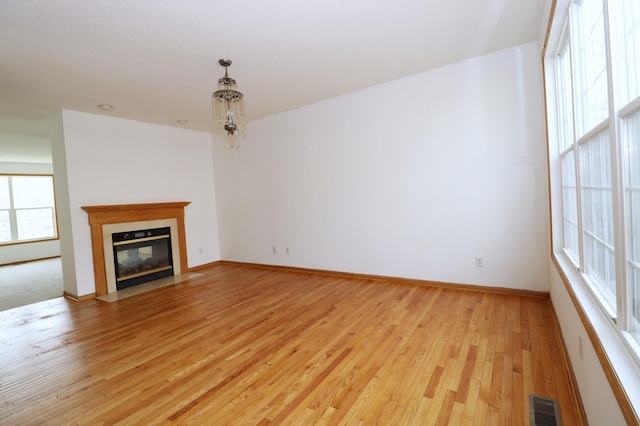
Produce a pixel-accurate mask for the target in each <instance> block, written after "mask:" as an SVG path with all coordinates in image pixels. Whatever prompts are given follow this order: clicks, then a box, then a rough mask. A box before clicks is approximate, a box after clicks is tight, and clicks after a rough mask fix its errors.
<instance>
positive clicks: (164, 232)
mask: <svg viewBox="0 0 640 426" xmlns="http://www.w3.org/2000/svg"><path fill="white" fill-rule="evenodd" d="M112 240H113V259H114V264H115V273H116V287H117V289H118V290H122V289H124V288H128V287H133V286H135V285H138V284H143V283H146V282H149V281H154V280H157V279H160V278H164V277H170V276H172V275H173V259H172V252H171V228H169V227H166V228H154V229H144V230H140V231H128V232H115V233H113V234H112Z"/></svg>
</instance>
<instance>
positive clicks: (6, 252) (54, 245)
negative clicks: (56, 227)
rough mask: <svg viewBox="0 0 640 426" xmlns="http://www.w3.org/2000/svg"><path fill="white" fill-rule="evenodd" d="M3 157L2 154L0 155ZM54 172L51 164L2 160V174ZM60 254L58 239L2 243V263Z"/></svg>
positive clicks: (0, 163)
mask: <svg viewBox="0 0 640 426" xmlns="http://www.w3.org/2000/svg"><path fill="white" fill-rule="evenodd" d="M0 157H1V155H0ZM3 173H4V174H53V166H52V165H51V164H40V163H37V164H34V163H13V162H2V161H0V174H3ZM55 256H60V242H59V241H58V240H49V241H39V242H34V243H21V244H10V245H0V265H6V264H10V263H17V262H26V261H29V260H34V259H44V258H48V257H55Z"/></svg>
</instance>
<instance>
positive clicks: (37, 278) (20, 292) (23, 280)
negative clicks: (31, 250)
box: [0, 257, 64, 311]
mask: <svg viewBox="0 0 640 426" xmlns="http://www.w3.org/2000/svg"><path fill="white" fill-rule="evenodd" d="M63 290H64V286H63V283H62V261H61V259H60V258H59V257H57V258H54V259H46V260H37V261H34V262H27V263H21V264H18V265H9V266H0V311H4V310H7V309H11V308H16V307H18V306H24V305H30V304H32V303H37V302H42V301H43V300H49V299H54V298H56V297H61V296H62V292H63Z"/></svg>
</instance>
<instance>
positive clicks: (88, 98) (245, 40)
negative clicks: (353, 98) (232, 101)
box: [0, 0, 546, 132]
mask: <svg viewBox="0 0 640 426" xmlns="http://www.w3.org/2000/svg"><path fill="white" fill-rule="evenodd" d="M543 2H544V0H315V1H303V0H298V1H294V0H236V1H233V0H228V1H220V0H108V1H105V0H0V125H4V127H5V131H7V129H8V130H9V132H11V131H12V129H11V127H12V126H14V127H16V128H20V127H25V126H24V120H25V119H39V118H44V117H49V116H51V115H53V114H54V113H55V112H57V111H58V110H59V109H72V110H77V111H86V112H91V113H96V114H107V115H111V116H115V117H122V118H129V119H133V120H139V121H145V122H150V123H157V124H164V125H169V126H177V127H186V128H191V129H197V130H202V131H211V130H212V129H213V124H212V114H211V93H212V92H213V91H214V90H216V85H217V80H218V78H220V77H221V76H222V75H223V73H224V69H223V68H222V67H220V65H218V59H220V58H223V57H226V58H230V59H231V60H232V61H233V65H232V66H231V67H230V68H229V75H230V76H231V77H232V78H235V79H236V80H237V82H238V88H239V90H240V91H242V92H243V93H244V94H245V103H246V112H247V118H248V120H252V119H257V118H260V117H265V116H268V115H271V114H275V113H278V112H281V111H286V110H289V109H293V108H297V107H300V106H303V105H306V104H310V103H313V102H317V101H320V100H322V99H326V98H330V97H333V96H337V95H340V94H344V93H348V92H352V91H355V90H359V89H362V88H365V87H369V86H373V85H376V84H379V83H383V82H386V81H390V80H394V79H398V78H401V77H405V76H408V75H411V74H415V73H419V72H422V71H426V70H429V69H433V68H437V67H440V66H443V65H447V64H451V63H454V62H458V61H461V60H464V59H467V58H471V57H475V56H479V55H483V54H486V53H489V52H493V51H497V50H500V49H503V48H507V47H511V46H514V45H517V44H521V43H525V42H529V41H534V40H537V39H538V32H539V28H540V22H541V19H546V17H543V16H542V15H543V13H542V9H543ZM98 104H110V105H113V106H114V109H113V110H112V111H110V112H104V111H102V110H100V109H98V108H97V105H98ZM179 119H184V120H189V123H187V124H186V125H180V124H178V123H177V122H176V120H179ZM26 127H29V126H26ZM0 132H2V131H1V130H0Z"/></svg>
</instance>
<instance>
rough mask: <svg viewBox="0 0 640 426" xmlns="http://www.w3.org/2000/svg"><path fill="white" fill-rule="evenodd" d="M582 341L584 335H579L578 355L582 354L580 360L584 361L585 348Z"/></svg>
mask: <svg viewBox="0 0 640 426" xmlns="http://www.w3.org/2000/svg"><path fill="white" fill-rule="evenodd" d="M582 340H583V339H582V334H578V353H579V354H580V359H582V349H583V346H584V344H583V342H582Z"/></svg>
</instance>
